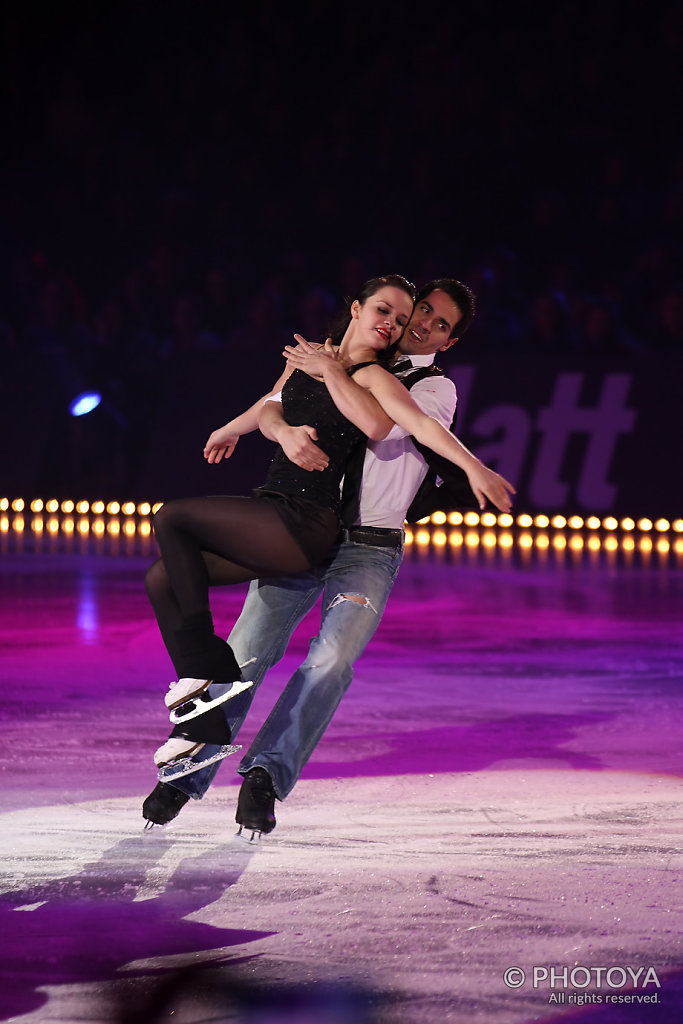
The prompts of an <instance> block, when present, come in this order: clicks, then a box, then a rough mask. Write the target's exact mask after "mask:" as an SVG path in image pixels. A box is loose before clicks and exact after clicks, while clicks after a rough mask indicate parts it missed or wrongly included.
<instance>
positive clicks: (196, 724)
mask: <svg viewBox="0 0 683 1024" xmlns="http://www.w3.org/2000/svg"><path fill="white" fill-rule="evenodd" d="M414 297H415V290H414V286H413V285H412V284H411V283H410V282H409V281H407V280H406V279H405V278H403V277H400V276H399V275H393V274H392V275H387V276H384V277H378V278H372V279H371V280H370V281H368V282H367V283H366V284H365V285H364V286H363V288H362V289H361V290H360V292H359V294H358V297H357V298H356V299H355V300H354V302H353V304H352V306H351V311H350V312H351V316H350V321H349V323H348V326H347V327H346V330H345V331H344V334H343V338H342V340H341V343H340V345H339V358H340V360H342V361H343V364H344V366H346V367H347V370H346V372H347V373H348V374H349V375H352V374H353V373H354V372H355V371H356V370H357V369H358V368H359V366H363V365H365V364H367V363H369V362H373V363H374V362H376V361H377V359H378V357H379V356H380V354H381V353H382V352H383V351H384V349H386V348H387V347H388V346H389V345H391V344H393V343H394V342H396V341H397V340H398V339H399V338H400V336H401V334H402V333H403V329H404V327H405V325H406V324H407V323H408V320H409V319H410V316H411V313H412V308H413V301H414ZM280 390H281V392H282V404H283V411H284V415H285V417H286V418H287V420H288V422H290V423H291V424H292V425H302V424H315V430H316V432H317V440H318V442H319V443H320V446H321V450H322V452H325V453H326V455H327V457H328V462H327V465H326V467H325V468H324V469H322V470H320V471H319V472H315V473H311V472H308V471H307V470H303V469H300V468H299V467H298V466H296V465H295V464H294V463H293V462H290V461H289V459H288V458H287V457H286V456H285V454H284V452H283V451H282V449H281V448H279V449H278V450H277V452H276V454H275V457H274V458H273V461H272V463H271V465H270V468H269V471H268V475H267V478H266V481H265V483H264V485H263V487H260V488H258V490H257V491H256V492H255V493H254V496H253V497H251V498H245V497H227V496H213V497H202V498H184V499H180V500H176V501H171V502H168V503H167V504H165V505H164V506H162V508H161V509H160V510H159V511H158V512H157V514H156V516H155V517H154V531H155V535H156V539H157V543H158V546H159V550H160V553H161V558H160V559H159V561H158V562H156V563H155V564H154V565H153V566H152V567H151V568H150V570H149V571H148V573H147V576H146V579H145V583H146V587H147V592H148V595H149V597H150V600H151V602H152V606H153V608H154V611H155V614H156V617H157V621H158V623H159V628H160V631H161V634H162V637H163V640H164V643H165V644H166V648H167V650H168V652H169V654H170V656H171V660H172V661H173V664H174V667H175V670H176V672H177V674H178V676H177V678H178V682H177V683H175V684H174V685H172V688H171V690H170V691H169V694H168V695H167V705H168V706H169V708H170V709H171V710H173V709H175V708H177V707H179V706H180V705H182V704H186V703H187V701H189V700H191V699H192V698H198V697H201V695H202V694H203V693H204V691H206V690H207V689H208V686H209V683H210V682H220V683H230V682H235V686H233V687H232V688H231V689H230V690H228V691H227V692H226V693H225V694H223V698H222V699H226V698H229V697H232V696H236V695H237V693H239V692H240V690H241V689H243V688H244V686H245V684H243V683H240V682H238V681H239V680H240V679H241V673H240V669H239V666H238V664H237V662H236V660H235V658H234V655H233V653H232V650H231V648H230V646H229V645H228V644H227V643H226V641H225V640H223V639H222V638H221V637H218V636H217V635H216V634H215V631H214V626H213V619H212V616H211V611H210V607H209V597H208V588H209V586H210V585H225V584H230V583H243V582H245V581H247V580H251V579H257V578H258V577H260V576H274V575H278V574H283V575H289V574H292V573H297V572H303V571H305V570H306V569H310V568H311V567H313V566H314V565H316V564H318V563H319V562H321V561H322V560H323V559H324V557H325V555H326V554H327V552H328V551H329V549H330V548H331V547H332V544H333V543H334V541H335V539H336V537H337V534H338V532H339V527H340V521H339V512H340V483H341V478H342V476H343V473H344V467H345V465H346V462H347V460H348V456H349V454H350V452H351V450H352V449H353V447H354V446H355V445H356V444H357V443H358V442H359V441H360V440H361V439H362V436H363V433H367V434H369V435H370V436H373V435H374V434H375V433H376V431H377V430H380V429H382V427H383V426H384V420H385V419H386V417H385V416H384V414H383V413H382V411H381V410H380V409H379V407H377V406H376V404H375V403H374V401H373V400H371V401H370V402H367V403H361V404H360V405H359V407H358V408H357V409H354V414H355V419H356V423H352V422H351V421H350V420H349V419H347V418H346V416H344V415H343V413H341V412H340V411H339V410H338V409H337V407H336V405H335V404H334V402H333V400H332V398H331V396H330V394H329V392H328V390H327V387H326V386H325V384H324V383H323V382H322V381H321V380H317V379H315V377H314V376H312V375H309V374H308V373H306V372H303V371H300V370H297V369H295V368H294V367H293V366H288V367H287V369H286V370H285V372H284V373H283V374H282V376H281V377H280V379H279V380H278V382H277V383H276V385H275V388H274V389H273V391H274V392H277V391H280ZM228 446H229V439H228V437H227V435H226V433H225V429H223V430H218V431H214V433H213V434H212V435H211V437H210V438H209V441H208V442H207V446H206V449H205V456H206V457H207V458H208V460H209V461H210V462H214V461H220V458H221V457H222V455H223V454H224V452H225V450H226V448H227V447H228ZM322 452H321V454H322ZM162 581H163V585H160V584H161V583H162ZM246 685H249V684H246ZM217 703H218V700H216V701H208V700H206V701H205V702H204V703H202V704H200V703H199V702H197V705H196V708H197V709H198V710H201V711H202V714H201V716H200V715H196V716H195V717H192V718H191V719H190V718H188V717H185V718H184V719H183V720H182V721H181V720H179V721H178V723H177V724H176V726H175V728H174V729H173V731H172V733H171V736H170V738H169V740H168V741H167V742H166V743H165V744H164V745H163V746H162V747H160V748H159V749H158V750H157V751H156V753H155V756H154V759H155V762H156V763H157V765H158V766H159V767H163V766H164V765H167V764H169V763H171V762H176V761H178V759H188V758H190V757H192V756H193V755H194V754H195V753H197V752H198V751H199V749H200V748H201V746H202V745H203V744H204V743H206V742H213V743H219V744H223V745H225V744H227V743H229V741H230V737H229V735H228V732H229V730H228V728H227V723H226V722H225V717H224V715H223V714H222V711H221V709H220V708H218V707H217ZM178 715H180V713H179V712H178ZM226 752H228V751H226ZM198 766H199V765H196V766H195V767H198ZM177 767H179V766H177ZM181 770H182V769H181Z"/></svg>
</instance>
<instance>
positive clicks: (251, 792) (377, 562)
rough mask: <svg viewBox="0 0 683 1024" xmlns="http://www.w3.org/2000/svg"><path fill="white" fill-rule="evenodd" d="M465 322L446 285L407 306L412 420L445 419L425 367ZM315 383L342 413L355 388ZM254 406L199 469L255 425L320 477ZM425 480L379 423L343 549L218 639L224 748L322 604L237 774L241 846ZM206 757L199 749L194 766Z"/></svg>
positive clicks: (401, 438) (370, 599)
mask: <svg viewBox="0 0 683 1024" xmlns="http://www.w3.org/2000/svg"><path fill="white" fill-rule="evenodd" d="M473 316H474V296H473V295H472V293H471V291H470V290H469V289H468V288H467V287H466V286H465V285H463V284H462V283H460V282H459V281H456V280H454V279H449V278H442V279H439V280H435V281H432V282H430V283H429V284H428V285H426V286H425V287H424V288H423V289H422V290H421V291H420V293H419V294H418V297H417V300H416V303H415V307H414V311H413V315H412V317H411V320H410V322H409V324H408V326H407V327H406V330H405V332H404V334H403V337H402V339H401V341H400V342H399V344H398V360H397V362H396V364H395V366H394V372H396V373H397V376H398V377H399V379H400V380H402V381H403V383H404V384H405V385H406V386H407V387H409V388H410V391H411V396H412V397H413V399H414V400H415V401H416V402H417V404H418V405H419V406H420V408H421V409H422V410H423V412H425V413H427V414H428V415H430V416H434V417H435V418H437V419H438V420H439V421H440V422H441V423H442V424H443V425H444V426H446V427H449V426H450V425H451V423H452V421H453V415H454V412H455V405H456V392H455V386H454V385H453V382H452V381H451V380H450V379H449V378H448V377H446V376H445V375H444V374H443V372H442V371H439V370H436V369H435V368H434V367H433V361H434V356H435V354H436V353H437V352H445V351H447V350H448V349H449V348H451V347H452V346H453V345H454V344H455V342H456V341H457V340H458V337H460V336H461V335H462V334H463V333H464V331H465V330H466V329H467V328H468V327H469V325H470V323H471V322H472V319H473ZM292 358H294V359H295V358H296V355H295V353H292ZM326 383H327V385H328V388H329V390H330V392H331V394H332V396H333V398H334V400H335V402H336V403H337V404H339V406H340V408H342V411H343V402H344V400H345V392H347V391H349V390H350V391H352V390H353V389H354V388H357V387H358V385H356V384H355V383H354V382H353V381H352V380H351V379H350V378H348V377H347V376H346V375H345V374H337V373H331V374H330V376H329V379H328V377H327V376H326ZM349 384H350V385H351V389H349V388H348V385H349ZM266 397H268V396H266ZM263 403H264V399H260V400H259V402H257V403H255V405H254V406H252V407H251V408H250V409H249V410H247V412H246V413H244V414H242V416H240V417H237V419H235V420H233V421H231V423H229V424H226V427H224V428H221V430H220V431H216V432H215V433H214V434H213V435H212V436H211V438H209V441H208V443H207V448H206V449H205V454H206V455H207V457H208V458H209V460H210V461H220V459H221V458H222V457H223V455H224V454H226V455H228V456H229V455H230V454H232V451H233V450H234V447H235V444H236V442H237V438H238V437H239V436H240V435H241V434H242V433H246V432H247V431H248V430H251V429H254V428H255V426H256V425H257V423H258V417H259V414H261V426H262V429H263V430H264V432H265V433H266V435H267V436H270V437H271V438H272V439H273V440H275V441H277V442H278V443H280V444H281V445H282V447H283V448H284V450H285V452H286V454H287V455H288V457H289V458H290V459H292V461H294V462H296V463H297V464H298V465H300V466H303V467H305V468H308V469H310V470H311V471H315V470H316V469H320V468H323V467H324V465H325V462H326V457H325V455H324V453H323V452H321V450H320V448H318V446H317V445H316V444H315V443H314V440H312V438H311V428H310V427H306V426H302V427H291V426H289V425H288V424H286V423H285V421H284V419H283V417H282V413H281V405H279V403H278V402H277V401H268V402H267V404H266V406H265V408H262V407H263ZM212 440H213V443H212ZM217 442H220V443H217ZM427 469H428V466H427V462H426V460H425V458H424V457H423V456H422V455H421V454H420V453H419V452H418V451H417V449H416V448H415V446H414V444H413V443H412V441H411V439H410V437H409V436H408V435H407V434H406V432H405V430H403V429H402V428H400V427H398V426H396V425H395V424H393V423H392V421H391V420H389V419H388V417H387V434H386V437H385V438H384V439H383V440H381V441H369V442H368V444H367V451H366V453H365V458H364V462H363V465H362V479H361V481H360V490H359V493H358V494H357V513H356V514H355V516H354V515H353V514H351V518H350V519H349V520H348V521H347V522H346V523H345V529H344V531H343V537H342V539H341V541H340V543H339V544H338V545H337V546H336V547H335V548H334V549H333V551H332V553H331V554H330V556H329V557H328V559H327V561H326V562H325V563H324V564H323V565H322V566H319V567H318V568H316V569H315V570H311V571H309V572H306V573H303V574H300V575H297V576H291V577H278V578H275V579H265V580H264V579H262V580H254V581H253V582H252V583H251V585H250V587H249V593H248V595H247V598H246V601H245V604H244V607H243V609H242V613H241V615H240V617H239V619H238V620H237V622H236V624H235V626H234V628H233V630H232V633H231V634H230V637H229V638H228V639H229V643H230V645H231V647H232V649H233V651H234V653H235V657H236V658H237V661H238V662H239V664H240V667H241V669H242V674H243V676H244V677H245V678H248V679H250V680H253V683H254V685H253V687H251V688H250V689H249V690H246V691H244V692H242V693H240V694H239V695H238V696H236V697H234V698H233V699H231V700H229V701H227V702H226V703H225V704H224V705H223V709H224V713H225V716H226V718H227V720H228V725H229V727H230V733H231V737H232V738H233V740H234V738H235V736H236V735H237V732H238V731H239V728H240V727H241V725H242V722H243V721H244V718H245V717H246V714H247V712H248V710H249V707H250V705H251V701H252V699H253V695H254V691H255V689H256V687H257V686H258V684H259V683H260V682H261V681H262V679H263V677H264V675H265V673H266V671H267V670H268V668H270V667H271V666H272V665H274V664H275V663H276V662H277V661H279V659H280V658H281V657H282V655H283V654H284V652H285V650H286V648H287V644H288V642H289V639H290V637H291V635H292V633H293V631H294V629H295V628H296V626H297V625H298V624H299V622H300V621H301V620H302V619H303V617H304V616H305V615H306V614H307V613H308V611H309V610H310V609H311V608H312V607H313V606H314V604H315V603H316V601H317V600H318V598H319V597H320V595H321V594H322V598H323V599H322V615H321V627H320V632H319V633H318V636H317V637H315V638H314V639H313V640H312V641H311V645H310V650H309V654H308V656H307V658H306V660H305V661H304V662H303V664H302V665H301V666H300V667H299V668H298V669H297V670H296V672H295V673H294V675H293V676H292V677H291V679H290V680H289V681H288V683H287V685H286V686H285V688H284V690H283V692H282V694H281V696H280V698H279V700H278V701H277V703H276V705H275V707H274V708H273V711H272V712H271V714H270V715H269V717H268V719H267V720H266V722H265V723H264V725H263V726H262V728H261V730H260V732H259V734H258V735H257V737H256V738H255V740H254V742H253V743H252V745H251V747H250V749H249V751H248V752H247V754H246V755H245V756H244V757H243V758H242V761H241V763H240V766H239V768H238V771H239V773H240V774H241V775H243V776H244V781H243V783H242V786H241V789H240V794H239V799H238V808H237V814H236V821H237V823H238V824H239V825H240V831H241V830H242V828H243V827H244V828H247V829H250V830H251V831H252V838H253V835H254V834H255V833H256V832H258V833H268V832H271V831H272V830H273V828H274V827H275V814H274V806H275V799H276V798H277V799H280V800H284V799H285V797H287V796H288V794H289V793H290V792H291V790H292V789H293V787H294V785H295V783H296V781H297V780H298V778H299V775H300V773H301V771H302V769H303V767H304V765H305V764H306V762H307V760H308V758H309V757H310V755H311V753H312V752H313V750H314V748H315V746H316V744H317V743H318V741H319V740H320V738H321V737H322V735H323V733H324V731H325V729H326V728H327V725H328V724H329V722H330V720H331V718H332V716H333V715H334V712H335V711H336V709H337V706H338V705H339V702H340V701H341V698H342V697H343V695H344V693H345V692H346V690H347V689H348V687H349V685H350V683H351V679H352V676H353V665H354V662H355V661H356V659H357V658H358V657H360V655H361V654H362V652H363V651H364V649H365V647H366V646H367V644H368V642H369V641H370V639H371V638H372V636H373V635H374V633H375V631H376V629H377V627H378V625H379V622H380V620H381V617H382V614H383V612H384V608H385V606H386V603H387V600H388V597H389V594H390V591H391V588H392V586H393V584H394V581H395V579H396V576H397V574H398V570H399V567H400V564H401V559H402V556H403V523H404V520H405V517H406V513H407V511H408V508H409V507H410V505H411V502H412V501H413V498H414V497H415V494H416V492H417V490H418V488H419V487H420V484H421V483H422V482H423V480H424V479H425V476H426V474H427ZM456 472H457V470H456ZM349 476H350V470H347V477H349ZM463 479H465V478H464V475H463ZM348 483H349V481H348V480H347V484H348ZM348 489H349V488H348V486H347V487H345V497H346V492H347V490H348ZM352 497H353V496H352ZM347 506H348V507H351V506H352V502H350V503H349V502H347ZM347 515H348V512H347ZM214 691H218V686H215V687H214V686H212V687H210V688H209V693H210V694H211V695H212V696H213V694H214ZM212 753H213V749H212V747H211V746H210V745H209V744H207V745H206V747H205V749H204V750H203V751H202V755H201V759H202V760H203V759H205V758H208V757H209V756H210V755H211V754H212ZM218 766H219V764H218V763H215V764H212V765H210V766H209V767H206V768H201V769H200V770H198V771H196V772H193V773H191V774H188V775H185V776H183V777H180V778H176V779H174V780H173V782H172V783H170V784H164V783H160V784H159V785H157V787H156V788H155V790H154V791H153V793H151V794H150V796H149V797H148V798H147V800H146V801H145V803H144V805H143V816H144V817H146V818H147V819H148V821H150V822H153V823H156V824H166V823H167V822H168V821H171V820H172V819H173V818H174V817H175V816H176V815H177V814H178V812H179V811H180V809H181V808H182V807H183V806H184V804H185V803H186V802H187V800H188V799H189V797H190V796H192V797H194V798H196V799H200V798H201V797H202V796H203V795H204V793H205V792H206V790H207V789H208V787H209V785H210V783H211V781H212V779H213V777H214V775H215V773H216V771H217V769H218Z"/></svg>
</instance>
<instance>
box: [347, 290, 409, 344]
mask: <svg viewBox="0 0 683 1024" xmlns="http://www.w3.org/2000/svg"><path fill="white" fill-rule="evenodd" d="M412 312H413V303H412V301H411V299H410V296H409V295H408V294H407V293H406V292H404V291H403V290H402V289H401V288H395V287H394V286H393V285H383V287H382V288H380V289H379V291H376V292H375V294H374V295H371V296H370V297H369V298H368V299H366V300H365V302H364V303H363V305H362V306H361V304H360V302H359V301H358V300H357V299H356V301H355V302H354V303H353V304H352V306H351V316H352V318H353V319H355V320H357V321H358V323H357V336H358V337H359V339H360V340H362V341H363V342H364V343H365V344H367V345H369V346H370V347H371V348H374V349H377V350H381V349H384V348H387V347H388V346H389V345H393V343H394V342H395V341H398V339H399V338H400V337H401V335H402V334H403V330H404V328H405V326H406V324H407V323H408V321H409V320H410V316H411V314H412Z"/></svg>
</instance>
